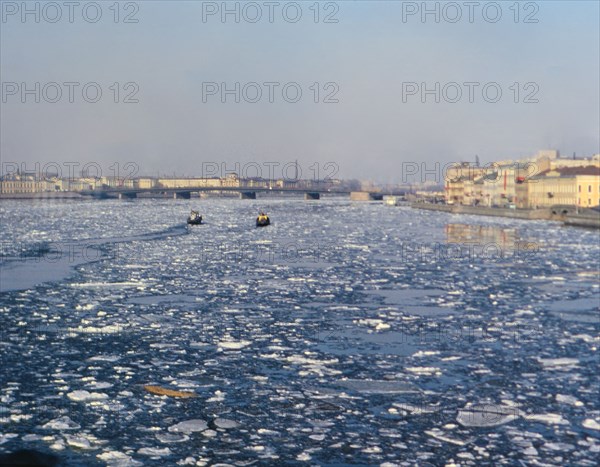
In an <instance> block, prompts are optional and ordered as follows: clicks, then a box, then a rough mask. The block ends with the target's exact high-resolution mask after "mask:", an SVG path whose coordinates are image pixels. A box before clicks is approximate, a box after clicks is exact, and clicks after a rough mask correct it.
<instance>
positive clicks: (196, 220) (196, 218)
mask: <svg viewBox="0 0 600 467" xmlns="http://www.w3.org/2000/svg"><path fill="white" fill-rule="evenodd" d="M187 223H188V224H189V225H200V224H202V216H201V215H200V213H199V212H198V211H192V212H191V213H190V215H189V217H188V218H187Z"/></svg>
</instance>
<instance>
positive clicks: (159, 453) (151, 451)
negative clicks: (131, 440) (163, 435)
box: [137, 448, 171, 457]
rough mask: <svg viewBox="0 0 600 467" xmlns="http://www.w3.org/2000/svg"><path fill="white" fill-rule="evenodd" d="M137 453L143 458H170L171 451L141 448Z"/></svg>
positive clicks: (167, 449)
mask: <svg viewBox="0 0 600 467" xmlns="http://www.w3.org/2000/svg"><path fill="white" fill-rule="evenodd" d="M137 453H138V454H140V455H142V456H152V457H163V456H170V455H171V450H170V449H169V448H164V449H160V448H141V449H138V451H137Z"/></svg>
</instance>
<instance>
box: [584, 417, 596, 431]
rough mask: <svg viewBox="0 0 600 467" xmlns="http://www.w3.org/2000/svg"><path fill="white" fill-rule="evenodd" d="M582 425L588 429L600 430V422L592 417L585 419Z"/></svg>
mask: <svg viewBox="0 0 600 467" xmlns="http://www.w3.org/2000/svg"><path fill="white" fill-rule="evenodd" d="M581 426H583V427H584V428H587V429H588V430H596V431H600V423H598V422H597V421H596V420H594V419H592V418H586V419H585V420H584V421H583V423H582V424H581Z"/></svg>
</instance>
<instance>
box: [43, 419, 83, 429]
mask: <svg viewBox="0 0 600 467" xmlns="http://www.w3.org/2000/svg"><path fill="white" fill-rule="evenodd" d="M42 428H43V429H45V430H78V429H79V428H81V425H79V424H78V423H75V422H74V421H73V420H71V419H70V418H69V417H66V416H65V417H60V418H57V419H55V420H52V421H50V422H48V423H46V424H45V425H43V426H42Z"/></svg>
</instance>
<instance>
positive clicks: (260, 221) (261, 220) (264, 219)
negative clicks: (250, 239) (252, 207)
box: [256, 212, 271, 227]
mask: <svg viewBox="0 0 600 467" xmlns="http://www.w3.org/2000/svg"><path fill="white" fill-rule="evenodd" d="M270 224H271V220H270V219H269V216H267V215H266V214H265V213H264V212H261V213H260V214H259V215H258V217H257V218H256V227H266V226H267V225H270Z"/></svg>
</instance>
